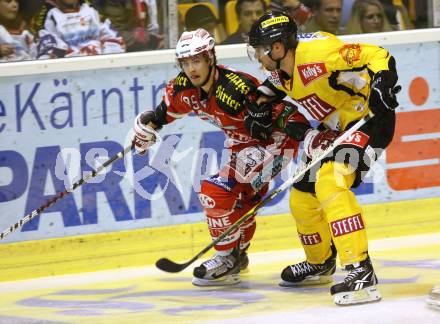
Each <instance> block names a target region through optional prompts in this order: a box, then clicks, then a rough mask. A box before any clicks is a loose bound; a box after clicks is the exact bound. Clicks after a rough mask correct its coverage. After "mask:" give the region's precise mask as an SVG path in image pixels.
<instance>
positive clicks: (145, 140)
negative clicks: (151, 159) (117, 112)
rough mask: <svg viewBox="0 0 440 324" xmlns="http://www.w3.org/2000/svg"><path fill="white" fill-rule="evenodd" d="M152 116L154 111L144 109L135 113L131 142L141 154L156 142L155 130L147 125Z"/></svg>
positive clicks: (152, 118)
mask: <svg viewBox="0 0 440 324" xmlns="http://www.w3.org/2000/svg"><path fill="white" fill-rule="evenodd" d="M154 117H155V115H154V111H146V112H143V113H140V114H139V115H137V117H136V119H135V121H134V127H133V130H134V134H135V135H134V139H133V144H134V147H135V149H136V151H137V152H138V153H139V154H141V155H143V154H145V152H146V150H147V149H148V148H149V147H150V146H152V145H153V144H154V143H155V142H156V131H155V130H154V128H153V127H151V126H149V125H148V124H149V123H150V122H151V121H153V120H154ZM150 125H151V124H150Z"/></svg>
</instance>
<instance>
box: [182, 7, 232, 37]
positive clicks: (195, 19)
mask: <svg viewBox="0 0 440 324" xmlns="http://www.w3.org/2000/svg"><path fill="white" fill-rule="evenodd" d="M185 28H186V30H188V31H193V30H196V29H198V28H203V29H205V30H207V31H208V32H209V34H211V35H214V36H215V40H216V44H219V43H220V42H221V41H222V40H223V39H224V38H225V37H224V27H223V25H222V24H221V22H220V20H219V19H217V18H216V17H215V16H214V13H213V12H212V11H211V10H210V9H209V8H208V7H207V6H204V5H203V4H198V5H195V6H193V7H191V8H190V9H188V11H187V12H186V14H185ZM216 30H220V32H216Z"/></svg>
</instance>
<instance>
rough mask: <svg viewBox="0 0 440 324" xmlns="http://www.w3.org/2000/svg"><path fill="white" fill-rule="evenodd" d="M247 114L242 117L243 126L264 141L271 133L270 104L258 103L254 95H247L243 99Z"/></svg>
mask: <svg viewBox="0 0 440 324" xmlns="http://www.w3.org/2000/svg"><path fill="white" fill-rule="evenodd" d="M244 105H245V107H247V110H248V111H247V112H248V114H247V115H246V116H245V117H244V126H245V127H246V129H247V131H248V132H249V134H250V135H251V136H252V137H253V138H255V139H258V140H261V141H265V140H268V139H269V138H270V135H271V134H272V104H270V103H267V102H265V103H261V104H258V103H257V101H256V96H255V95H250V96H248V97H247V98H246V99H245V101H244Z"/></svg>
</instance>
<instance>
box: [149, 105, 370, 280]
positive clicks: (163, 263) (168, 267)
mask: <svg viewBox="0 0 440 324" xmlns="http://www.w3.org/2000/svg"><path fill="white" fill-rule="evenodd" d="M372 117H373V114H371V113H370V114H369V115H367V116H365V117H364V118H362V119H361V120H359V121H358V122H357V123H356V124H354V125H353V126H352V127H350V129H349V130H347V131H345V132H344V133H343V134H342V136H340V137H338V138H337V139H336V140H335V141H334V142H333V143H332V145H330V146H329V147H328V148H327V149H326V150H325V151H324V152H322V153H321V154H320V155H319V156H318V157H316V158H315V159H314V160H312V161H310V162H309V163H307V164H304V165H303V166H302V167H299V168H298V169H297V170H296V171H295V174H294V175H293V176H292V177H291V178H290V179H289V180H287V181H286V182H284V183H283V184H282V185H281V186H280V187H279V188H278V189H275V190H273V191H272V192H271V193H270V194H269V195H268V196H266V197H265V198H264V199H263V200H261V201H260V202H259V203H258V204H256V205H255V206H254V207H253V208H252V209H251V210H249V211H248V212H247V213H246V214H244V215H243V216H242V217H241V218H240V219H239V220H238V221H237V222H236V223H234V224H233V225H232V226H231V227H229V228H228V229H227V230H226V231H225V232H223V233H222V234H221V235H220V236H219V237H217V238H216V239H215V240H214V241H212V242H211V243H210V244H209V245H208V246H206V247H205V248H204V249H203V250H201V251H200V252H199V253H198V254H197V255H196V256H194V257H193V258H192V259H191V260H189V261H187V262H185V263H176V262H174V261H172V260H170V259H168V258H161V259H159V260H157V261H156V267H158V268H159V269H160V270H162V271H165V272H173V273H175V272H180V271H182V270H183V269H185V268H187V267H188V266H189V265H190V264H191V263H193V262H194V261H196V260H197V259H199V258H200V257H201V256H202V255H204V254H205V253H206V252H208V251H209V250H210V249H211V248H213V247H214V246H215V245H216V244H218V243H219V242H221V241H222V240H223V239H224V238H225V237H226V236H228V235H229V234H230V233H232V232H233V231H235V230H236V229H237V228H239V227H240V225H241V224H243V223H244V222H246V221H247V220H248V219H249V218H251V217H252V216H253V215H254V214H255V213H256V212H257V211H258V210H259V209H260V208H261V207H263V206H265V205H266V204H267V203H268V202H270V201H272V200H273V199H274V198H275V197H276V196H277V195H278V194H279V193H280V192H282V191H284V190H285V189H287V188H288V187H289V186H291V185H292V184H294V183H295V182H296V181H297V180H298V179H300V178H301V177H302V176H304V174H305V173H306V172H307V171H308V170H310V169H311V168H312V167H314V166H315V165H316V164H317V163H318V162H320V161H321V160H322V159H323V158H324V157H325V156H327V154H329V153H330V152H332V151H333V150H334V148H335V147H336V146H338V145H339V144H341V143H342V142H343V141H345V140H346V139H347V138H349V137H350V136H351V135H352V134H353V133H354V132H355V131H357V130H358V129H359V128H360V127H362V126H363V125H364V124H365V123H366V122H367V121H369V120H370V119H371V118H372Z"/></svg>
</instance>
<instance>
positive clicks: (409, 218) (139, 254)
mask: <svg viewBox="0 0 440 324" xmlns="http://www.w3.org/2000/svg"><path fill="white" fill-rule="evenodd" d="M439 207H440V198H430V199H419V200H410V201H402V202H390V203H384V204H374V205H365V206H363V209H364V211H365V217H366V222H367V232H368V238H369V239H380V238H389V237H397V236H404V235H415V234H422V233H432V232H440V208H439ZM209 242H210V237H209V235H208V231H207V228H206V223H204V222H203V223H195V224H183V225H173V226H167V227H156V228H145V229H138V230H130V231H121V232H111V233H102V234H90V235H81V236H73V237H66V238H56V239H47V240H40V241H27V242H20V243H9V244H0V260H1V262H0V281H10V280H18V279H27V278H35V277H42V276H50V275H60V274H69V273H78V272H86V271H97V270H104V269H113V268H120V267H132V266H143V265H148V264H153V263H154V262H155V261H156V260H157V259H159V258H160V257H164V256H166V257H169V258H171V259H172V260H175V261H179V260H180V261H186V260H188V259H190V258H191V257H192V256H194V255H195V254H196V253H198V252H199V251H200V250H201V249H203V248H204V247H205V246H206V245H207V244H208V243H209ZM299 247H300V243H299V240H298V237H297V234H296V227H295V224H294V220H293V218H292V217H291V216H290V215H289V214H281V215H274V216H259V217H257V231H256V234H255V237H254V239H253V240H252V246H251V252H262V251H270V250H283V249H290V248H299ZM208 254H209V252H208Z"/></svg>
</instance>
